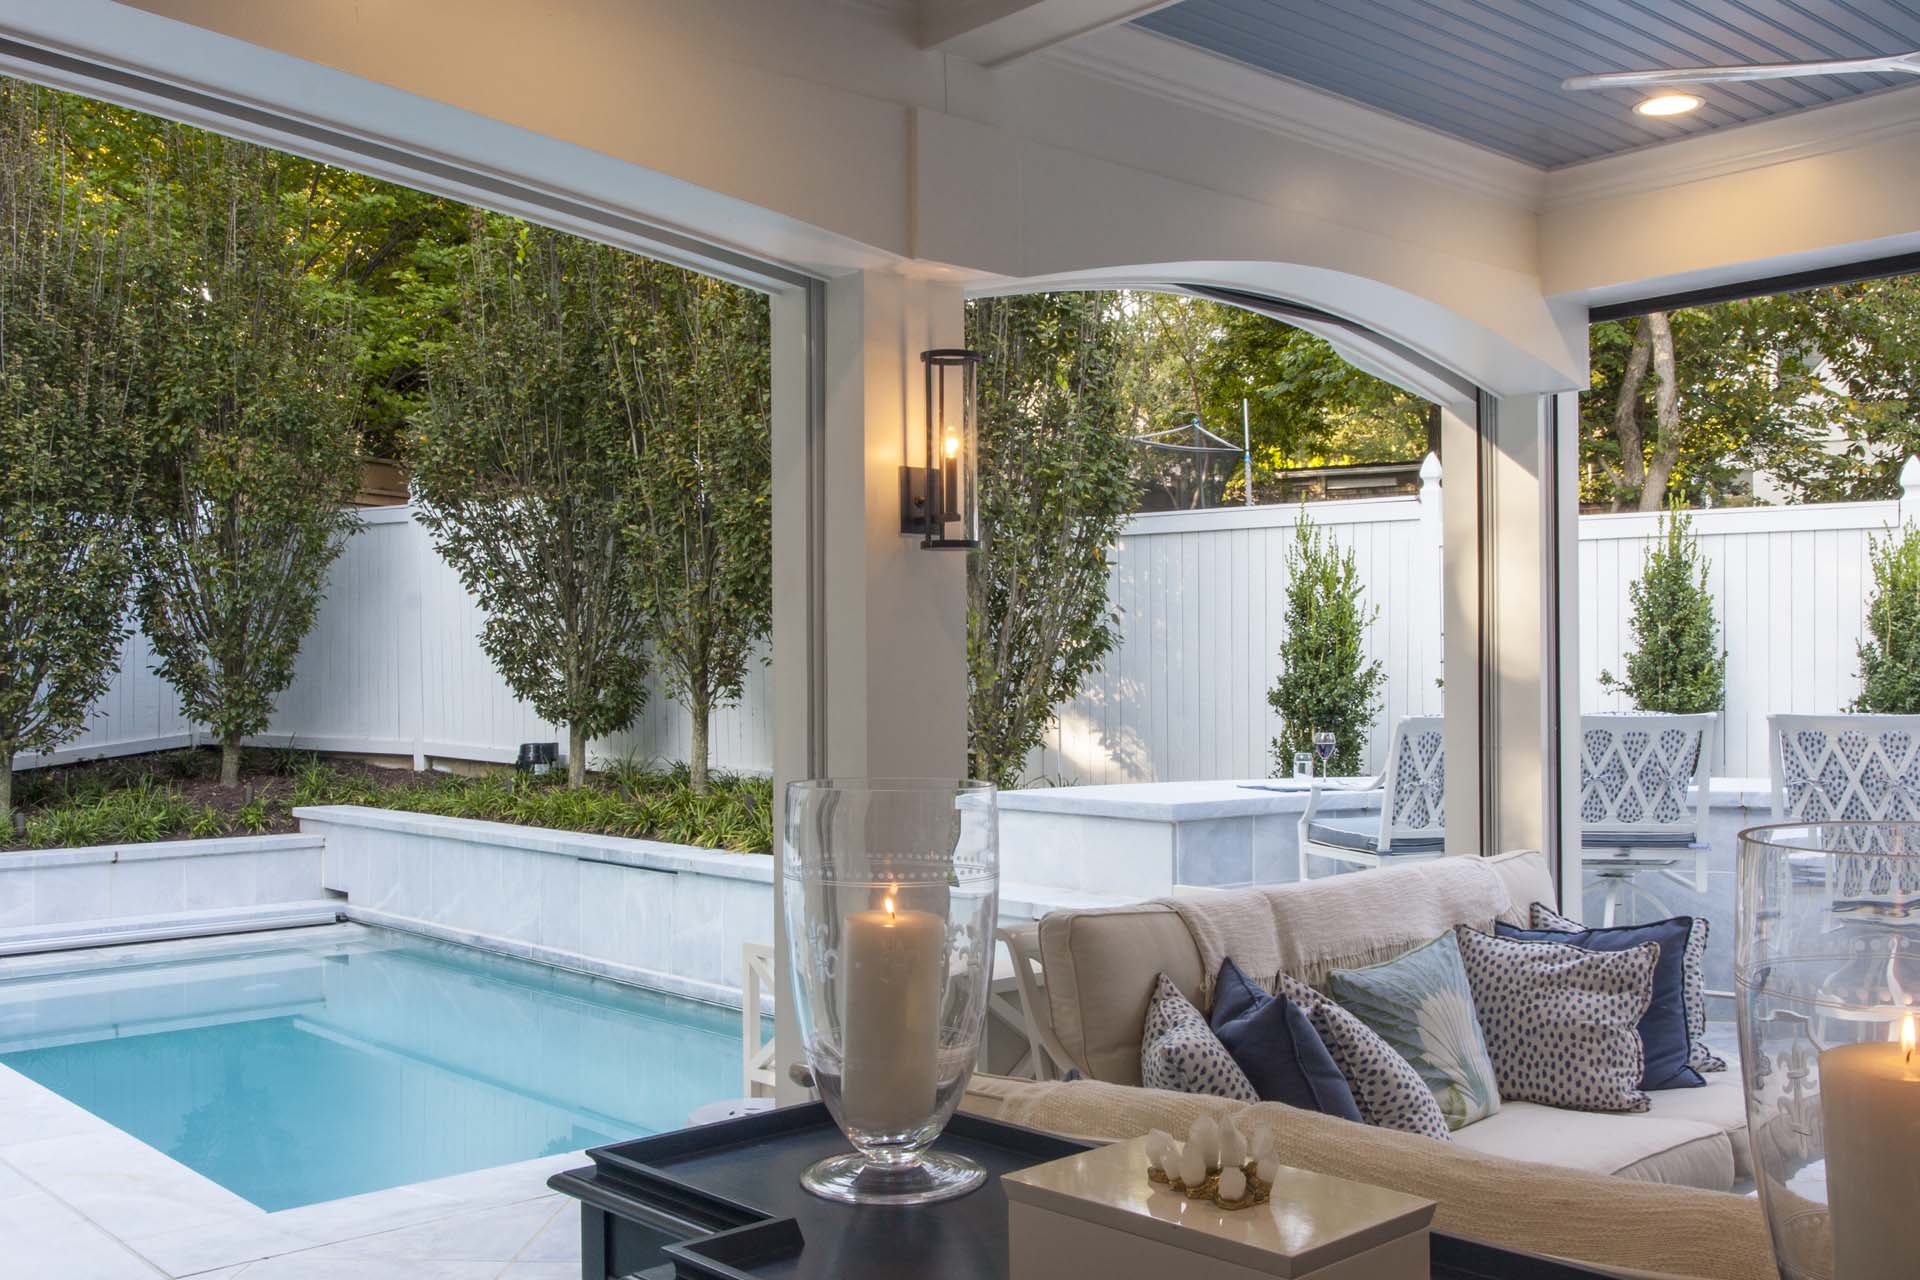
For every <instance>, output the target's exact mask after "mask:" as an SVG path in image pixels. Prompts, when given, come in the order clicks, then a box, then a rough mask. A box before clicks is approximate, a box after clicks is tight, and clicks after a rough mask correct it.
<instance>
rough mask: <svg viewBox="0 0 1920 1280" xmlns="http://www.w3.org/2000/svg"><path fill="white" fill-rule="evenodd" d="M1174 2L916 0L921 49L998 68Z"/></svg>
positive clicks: (1129, 0)
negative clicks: (918, 9)
mask: <svg viewBox="0 0 1920 1280" xmlns="http://www.w3.org/2000/svg"><path fill="white" fill-rule="evenodd" d="M1172 3H1174V0H1151V2H1150V3H1149V2H1143V0H920V47H921V48H922V49H939V50H941V51H943V52H946V53H953V54H958V55H959V56H960V57H963V58H965V59H967V60H968V61H970V62H977V63H979V64H980V65H981V66H983V67H998V66H1004V65H1005V64H1007V63H1009V62H1012V61H1013V60H1014V59H1016V58H1024V57H1026V56H1027V55H1028V54H1030V53H1038V52H1039V51H1040V50H1042V49H1049V48H1052V47H1053V46H1054V45H1057V44H1061V43H1063V42H1065V41H1068V40H1072V39H1073V38H1074V37H1076V36H1083V35H1086V34H1087V33H1088V32H1090V31H1098V30H1100V29H1101V28H1102V27H1111V26H1114V25H1115V24H1117V23H1121V22H1127V21H1130V20H1132V19H1134V18H1137V17H1139V16H1140V15H1142V14H1145V13H1152V12H1153V11H1154V10H1155V9H1164V8H1166V7H1167V6H1168V5H1169V4H1172Z"/></svg>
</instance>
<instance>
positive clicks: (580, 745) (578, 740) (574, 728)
mask: <svg viewBox="0 0 1920 1280" xmlns="http://www.w3.org/2000/svg"><path fill="white" fill-rule="evenodd" d="M586 785H587V735H586V733H585V732H584V731H583V730H582V729H581V728H580V726H579V725H577V724H570V725H568V726H567V786H568V787H569V788H570V789H572V790H574V791H578V790H579V789H580V788H581V787H584V786H586Z"/></svg>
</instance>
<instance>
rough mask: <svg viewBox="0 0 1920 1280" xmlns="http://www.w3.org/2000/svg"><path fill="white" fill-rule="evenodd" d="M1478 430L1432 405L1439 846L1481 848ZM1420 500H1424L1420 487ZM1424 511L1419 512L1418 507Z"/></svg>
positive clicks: (1449, 849) (1464, 850)
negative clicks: (1442, 464)
mask: <svg viewBox="0 0 1920 1280" xmlns="http://www.w3.org/2000/svg"><path fill="white" fill-rule="evenodd" d="M1479 444H1480V441H1479V433H1478V431H1477V429H1476V428H1475V426H1474V423H1473V421H1472V419H1471V418H1469V417H1466V416H1463V414H1461V413H1459V412H1455V411H1454V410H1453V409H1452V408H1450V407H1443V408H1442V409H1441V411H1440V448H1441V452H1443V453H1444V454H1445V455H1446V457H1447V458H1448V460H1449V461H1448V464H1447V473H1448V476H1449V478H1448V480H1447V482H1446V484H1445V485H1444V487H1443V488H1442V489H1441V491H1440V498H1441V501H1440V502H1439V504H1437V505H1438V506H1439V509H1440V515H1441V531H1442V532H1441V556H1440V590H1441V601H1440V634H1441V644H1442V649H1441V671H1442V674H1443V677H1444V679H1445V681H1446V684H1445V685H1444V686H1443V687H1442V689H1441V691H1440V706H1441V714H1442V715H1444V716H1445V718H1446V737H1447V741H1446V752H1447V852H1448V853H1450V854H1479V853H1483V852H1485V850H1483V849H1482V848H1481V840H1480V770H1479V757H1480V561H1479V546H1480V524H1479V514H1478V510H1479V508H1478V493H1479V489H1480V481H1479V457H1478V450H1479ZM1422 501H1423V502H1424V501H1425V496H1424V494H1423V495H1422ZM1422 515H1423V516H1424V515H1425V512H1424V511H1423V512H1422Z"/></svg>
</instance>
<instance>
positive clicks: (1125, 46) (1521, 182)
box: [1031, 26, 1548, 208]
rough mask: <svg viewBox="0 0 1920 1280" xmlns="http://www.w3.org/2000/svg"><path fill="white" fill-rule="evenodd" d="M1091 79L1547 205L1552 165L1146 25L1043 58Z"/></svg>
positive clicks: (1039, 58)
mask: <svg viewBox="0 0 1920 1280" xmlns="http://www.w3.org/2000/svg"><path fill="white" fill-rule="evenodd" d="M1031 61H1033V62H1053V63H1056V64H1058V65H1061V66H1065V67H1070V68H1072V69H1073V70H1075V71H1078V72H1081V73H1083V74H1085V75H1089V76H1093V77H1095V78H1097V79H1101V80H1107V81H1110V82H1113V83H1115V84H1122V85H1125V86H1127V87H1128V88H1132V89H1138V90H1140V91H1142V92H1144V93H1150V94H1153V95H1155V96H1157V97H1160V98H1165V99H1168V100H1170V101H1173V102H1178V103H1181V104H1183V105H1185V106H1189V107H1197V108H1199V109H1200V110H1203V111H1208V112H1211V113H1212V114H1214V115H1217V116H1221V117H1223V118H1225V119H1228V120H1233V121H1236V122H1238V123H1240V124H1245V125H1251V126H1253V127H1254V128H1257V129H1263V130H1265V131H1267V132H1269V133H1274V134H1278V135H1280V136H1282V137H1287V138H1291V139H1294V140H1295V141H1299V142H1306V143H1310V144H1312V145H1314V146H1317V147H1324V148H1326V149H1327V150H1329V151H1336V152H1339V153H1341V154H1343V155H1353V156H1359V157H1362V158H1364V159H1368V160H1372V161H1375V162H1377V163H1380V164H1383V165H1386V166H1388V167H1390V168H1393V169H1397V170H1400V171H1401V172H1403V173H1407V174H1409V175H1412V176H1416V177H1420V178H1425V179H1427V180H1429V181H1433V182H1440V183H1444V184H1446V185H1448V186H1451V187H1455V188H1458V189H1460V190H1463V191H1468V192H1472V193H1474V194H1476V195H1481V196H1490V197H1493V198H1495V199H1499V200H1505V201H1508V202H1510V203H1514V204H1519V205H1522V206H1524V207H1526V208H1537V207H1539V204H1540V201H1541V198H1542V195H1543V193H1544V189H1545V184H1546V180H1547V177H1548V175H1547V171H1546V170H1544V169H1540V168H1538V167H1536V166H1534V165H1531V164H1528V163H1526V162H1525V161H1521V160H1515V159H1513V158H1511V157H1509V156H1503V155H1500V154H1499V153H1498V152H1495V151H1490V150H1488V149H1487V148H1485V147H1481V146H1477V145H1475V144H1474V143H1471V142H1464V141H1462V140H1461V139H1459V138H1455V137H1453V136H1451V135H1450V134H1445V133H1441V132H1439V131H1438V130H1434V129H1428V128H1426V127H1424V126H1422V125H1417V124H1413V123H1411V122H1409V121H1406V120H1402V119H1400V118H1398V117H1397V116H1391V115H1388V114H1386V113H1385V112H1381V111H1375V110H1374V109H1373V108H1371V107H1365V106H1361V105H1360V104H1359V103H1356V102H1352V101H1349V100H1348V99H1346V98H1342V97H1338V96H1336V95H1334V94H1330V93H1325V92H1323V91H1321V90H1319V89H1314V88H1310V87H1308V86H1306V85H1304V84H1301V83H1299V82H1298V81H1295V80H1287V79H1284V78H1282V77H1280V76H1276V75H1273V74H1272V73H1270V72H1266V71H1261V70H1259V69H1258V68H1255V67H1249V66H1246V65H1245V64H1243V63H1239V62H1235V61H1233V60H1232V59H1230V58H1223V57H1221V56H1220V55H1218V54H1215V53H1209V52H1207V51H1206V50H1204V49H1197V48H1195V47H1194V46H1192V45H1189V44H1183V43H1181V42H1180V41H1178V40H1173V39H1169V38H1168V37H1166V36H1161V35H1156V34H1154V33H1152V32H1149V31H1143V30H1141V29H1139V28H1138V27H1132V26H1117V27H1109V28H1106V29H1105V30H1102V31H1096V32H1092V33H1090V34H1088V35H1085V36H1082V37H1080V38H1079V39H1077V40H1074V41H1072V42H1071V43H1069V44H1065V45H1062V46H1059V47H1057V48H1054V49H1049V50H1047V51H1045V52H1042V53H1038V54H1035V55H1034V57H1033V58H1032V59H1031Z"/></svg>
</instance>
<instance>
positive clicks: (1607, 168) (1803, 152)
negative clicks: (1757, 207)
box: [1541, 87, 1920, 210]
mask: <svg viewBox="0 0 1920 1280" xmlns="http://www.w3.org/2000/svg"><path fill="white" fill-rule="evenodd" d="M1916 131H1920V87H1914V88H1908V89H1889V90H1885V91H1883V92H1881V93H1875V94H1868V95H1865V96H1862V97H1858V98H1849V99H1848V100H1847V101H1845V102H1835V103H1830V104H1828V105H1827V106H1824V107H1814V108H1812V109H1811V110H1807V111H1797V112H1794V113H1793V114H1792V115H1784V116H1775V117H1774V118H1772V119H1770V120H1756V121H1754V122H1752V123H1751V124H1743V125H1734V126H1732V127H1730V128H1725V129H1715V130H1713V131H1712V132H1710V133H1700V134H1695V135H1693V136H1692V137H1688V138H1676V139H1674V140H1673V141H1671V142H1662V143H1658V144H1656V145H1654V146H1650V147H1641V148H1639V149H1637V150H1634V151H1628V152H1624V153H1622V154H1620V155H1612V156H1602V157H1600V158H1599V159H1596V160H1586V161H1582V162H1581V163H1579V164H1575V165H1568V166H1566V167H1565V168H1561V169H1554V170H1552V171H1550V172H1549V173H1548V174H1547V175H1546V178H1547V181H1546V193H1545V198H1544V199H1543V200H1542V202H1541V208H1542V209H1543V210H1546V209H1557V208H1561V207H1564V206H1566V205H1573V204H1584V203H1586V202H1588V201H1593V200H1608V199H1612V198H1614V197H1616V196H1626V195H1638V194H1641V193H1643V192H1648V191H1658V190H1661V189H1663V188H1667V187H1677V186H1683V185H1685V184H1686V183H1689V182H1703V181H1706V180H1708V179H1711V178H1721V177H1726V176H1728V175H1730V174H1735V173H1744V172H1747V171H1750V170H1753V169H1764V168H1766V167H1768V166H1769V165H1777V164H1788V163H1791V162H1792V161H1795V160H1804V159H1807V158H1809V157H1812V156H1820V155H1830V154H1833V153H1835V152H1840V151H1850V150H1853V149H1855V148H1857V147H1864V146H1870V145H1872V144H1873V143H1876V142H1881V141H1884V140H1886V139H1888V138H1896V137H1899V136H1901V135H1903V134H1909V133H1914V132H1916Z"/></svg>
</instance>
